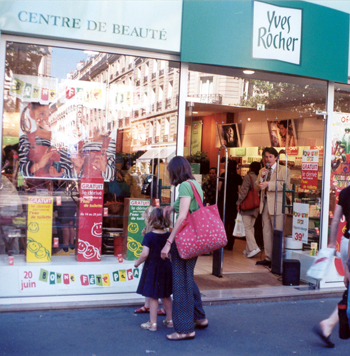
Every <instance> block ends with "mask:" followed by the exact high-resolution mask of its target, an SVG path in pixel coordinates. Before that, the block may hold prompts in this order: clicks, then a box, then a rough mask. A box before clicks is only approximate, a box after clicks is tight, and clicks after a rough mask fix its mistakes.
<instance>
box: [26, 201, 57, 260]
mask: <svg viewBox="0 0 350 356" xmlns="http://www.w3.org/2000/svg"><path fill="white" fill-rule="evenodd" d="M52 208H53V198H52V197H28V222H27V224H28V225H27V262H50V261H51V246H52Z"/></svg>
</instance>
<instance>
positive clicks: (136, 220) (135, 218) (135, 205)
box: [126, 199, 151, 260]
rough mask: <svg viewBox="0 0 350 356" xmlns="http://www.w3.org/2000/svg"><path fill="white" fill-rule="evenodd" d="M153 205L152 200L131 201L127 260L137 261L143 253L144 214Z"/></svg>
mask: <svg viewBox="0 0 350 356" xmlns="http://www.w3.org/2000/svg"><path fill="white" fill-rule="evenodd" d="M150 205H151V202H150V200H146V199H130V200H129V214H128V227H127V229H128V231H127V234H128V242H127V252H126V259H127V260H135V259H137V258H139V256H140V254H141V252H142V245H141V243H142V240H143V235H142V230H143V228H144V227H145V220H144V218H143V216H142V215H143V212H144V211H145V210H146V209H147V208H148V207H149V206H150Z"/></svg>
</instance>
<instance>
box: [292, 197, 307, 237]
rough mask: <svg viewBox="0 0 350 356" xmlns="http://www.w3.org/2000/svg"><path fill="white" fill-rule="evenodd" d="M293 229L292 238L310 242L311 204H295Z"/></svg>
mask: <svg viewBox="0 0 350 356" xmlns="http://www.w3.org/2000/svg"><path fill="white" fill-rule="evenodd" d="M293 211H294V213H293V229H292V237H293V239H295V240H296V241H302V242H303V243H307V242H308V230H309V204H302V203H294V204H293Z"/></svg>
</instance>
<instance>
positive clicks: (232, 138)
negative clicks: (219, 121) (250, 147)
mask: <svg viewBox="0 0 350 356" xmlns="http://www.w3.org/2000/svg"><path fill="white" fill-rule="evenodd" d="M218 135H219V139H220V145H221V146H226V147H240V146H241V139H240V136H239V132H238V125H237V124H226V125H218Z"/></svg>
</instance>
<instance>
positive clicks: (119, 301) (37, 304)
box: [0, 285, 344, 313]
mask: <svg viewBox="0 0 350 356" xmlns="http://www.w3.org/2000/svg"><path fill="white" fill-rule="evenodd" d="M343 291H344V289H343V288H327V289H321V290H319V289H318V290H315V289H310V288H309V286H307V285H300V286H278V287H257V288H237V289H214V290H204V291H201V294H202V300H203V303H204V304H205V305H214V304H237V303H262V302H277V301H278V302H279V301H290V300H306V299H321V298H338V299H340V298H341V296H342V293H343ZM13 300H15V302H16V304H10V302H11V301H13ZM143 301H144V298H143V297H141V296H140V295H139V294H136V293H119V294H100V295H99V294H91V295H67V296H57V297H56V296H46V297H25V298H0V313H1V312H14V311H35V310H60V309H61V310H63V309H80V308H110V307H131V306H132V307H135V306H139V305H142V303H143Z"/></svg>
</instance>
